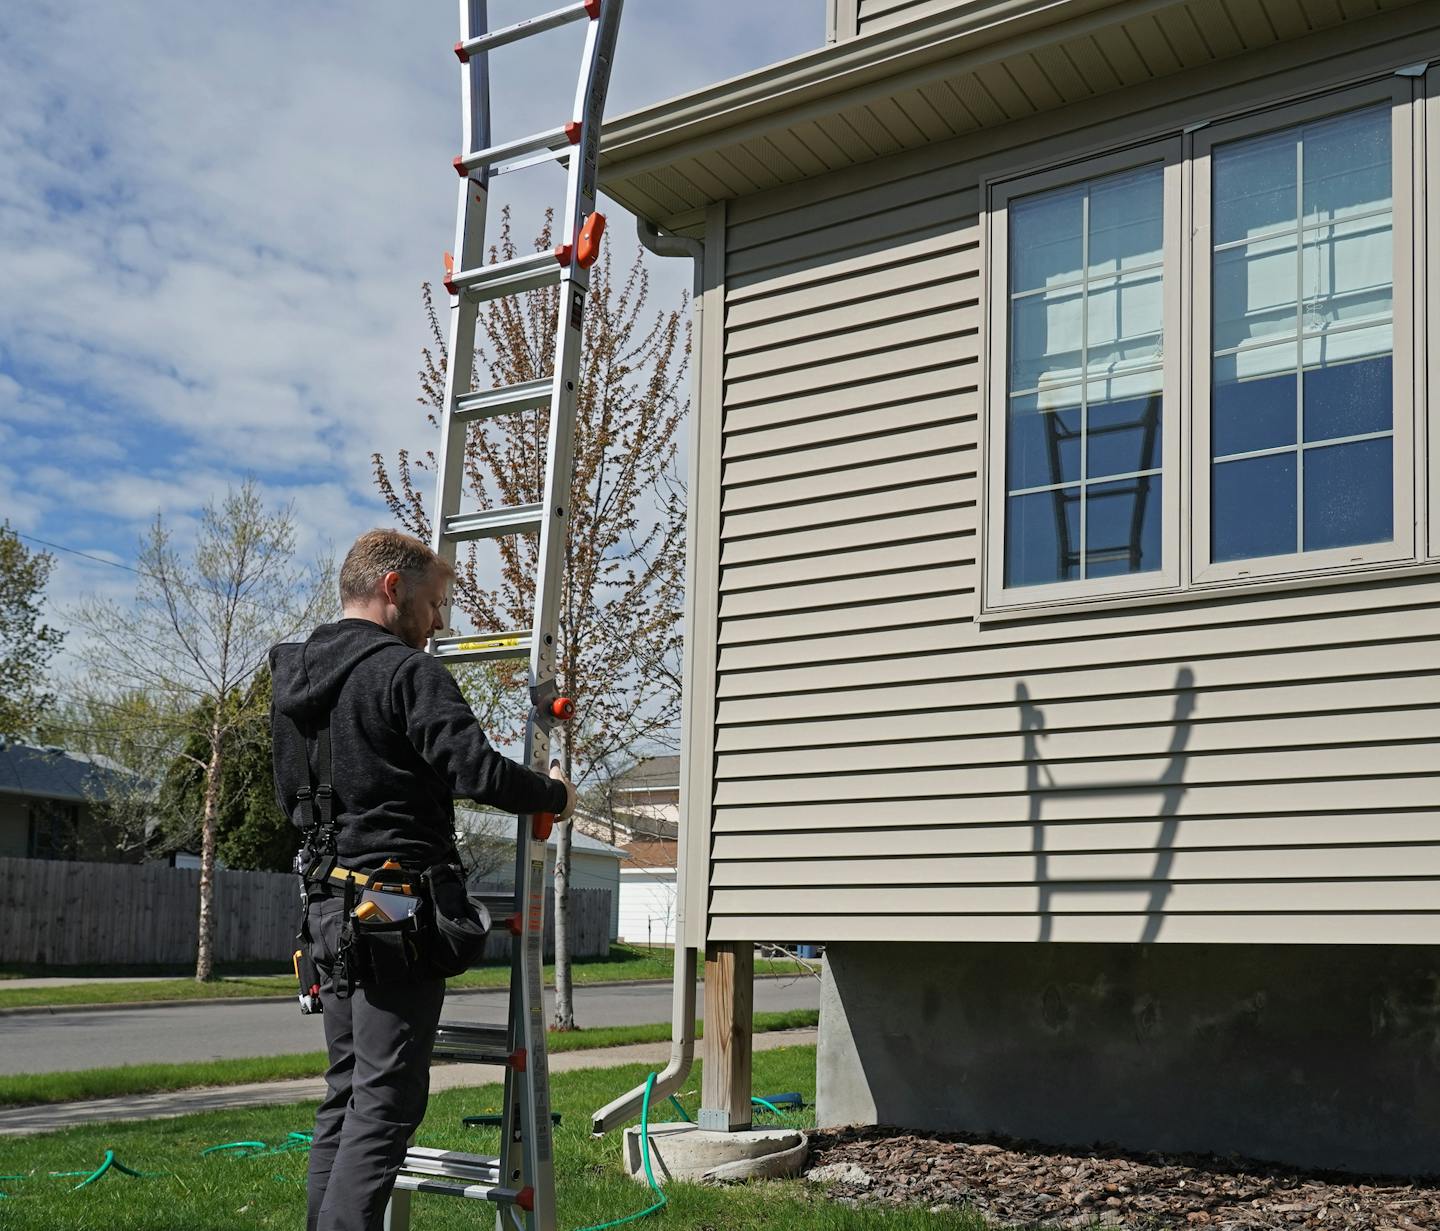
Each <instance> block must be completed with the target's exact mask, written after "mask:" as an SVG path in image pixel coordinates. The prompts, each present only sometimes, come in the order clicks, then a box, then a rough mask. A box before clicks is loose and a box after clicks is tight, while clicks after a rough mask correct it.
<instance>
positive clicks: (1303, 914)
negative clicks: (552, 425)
mask: <svg viewBox="0 0 1440 1231" xmlns="http://www.w3.org/2000/svg"><path fill="white" fill-rule="evenodd" d="M911 7H914V8H916V9H917V10H918V8H919V7H920V6H911ZM882 8H883V10H884V12H885V13H888V14H890V15H892V16H894V17H895V18H897V19H898V18H899V17H901V16H903V15H904V12H905V10H906V6H905V5H904V4H903V3H895V2H893V0H891V2H890V3H887V4H885V5H883V6H877V5H874V4H871V5H870V11H871V13H872V14H880V13H881V10H882ZM861 19H862V22H863V21H864V20H865V19H866V8H865V7H864V6H862V9H861ZM917 165H918V164H916V163H915V162H914V161H911V162H908V163H906V162H903V161H902V160H898V159H897V160H894V162H893V164H889V163H878V164H874V165H873V166H872V168H871V169H870V173H869V174H868V175H867V176H866V177H864V178H857V177H854V176H853V175H851V176H848V177H844V176H841V177H832V178H831V179H830V180H828V181H827V180H820V181H817V182H816V183H815V184H814V185H813V187H812V191H811V192H810V193H809V196H808V199H805V198H800V197H797V196H796V195H795V194H794V193H793V192H791V193H788V194H787V193H785V192H783V191H782V192H781V193H779V194H775V195H774V197H773V198H771V197H766V196H755V197H750V198H747V199H745V200H743V201H740V202H737V203H736V204H735V207H734V208H733V209H732V210H731V212H730V219H731V221H730V225H729V227H728V231H727V240H728V242H727V249H726V311H725V352H724V365H723V370H724V417H723V434H722V435H723V439H722V449H721V457H720V459H719V467H720V491H719V513H720V519H721V529H720V543H719V596H718V599H719V607H718V613H719V619H718V629H717V636H718V645H717V647H716V652H717V667H718V669H717V674H716V678H715V685H714V686H715V707H716V726H715V731H714V747H713V750H712V751H713V763H714V768H715V783H714V795H713V799H712V804H713V807H712V812H711V817H710V822H711V834H710V843H711V846H710V865H709V886H708V890H709V917H708V932H709V936H710V937H711V938H712V939H716V940H731V939H733V940H744V939H756V940H760V939H777V940H784V939H792V940H793V939H815V940H847V939H849V940H872V939H873V940H886V939H892V940H982V939H984V940H1016V941H1024V940H1037V939H1048V940H1076V941H1134V940H1142V939H1144V940H1161V941H1174V942H1204V941H1213V942H1247V941H1248V942H1264V941H1275V942H1284V941H1291V942H1307V941H1308V942H1339V943H1343V942H1353V943H1362V942H1365V943H1379V942H1387V941H1389V942H1397V943H1421V942H1423V943H1434V942H1436V941H1440V807H1437V805H1440V706H1437V705H1436V702H1437V701H1440V584H1437V582H1436V581H1435V580H1433V579H1430V578H1426V577H1418V578H1408V579H1397V578H1388V579H1387V578H1384V577H1375V578H1370V579H1365V578H1355V579H1350V580H1348V581H1347V582H1346V584H1340V585H1335V584H1332V585H1320V586H1312V587H1307V588H1303V589H1296V590H1290V591H1279V592H1270V593H1265V594H1258V593H1254V592H1251V593H1249V594H1247V593H1246V592H1245V591H1244V590H1243V589H1240V590H1235V591H1230V592H1227V593H1224V594H1217V595H1216V596H1215V597H1214V598H1213V599H1211V600H1208V601H1204V602H1186V603H1181V604H1173V605H1171V606H1168V607H1166V606H1163V605H1156V606H1150V607H1142V608H1131V609H1128V610H1109V611H1096V612H1094V613H1092V614H1088V615H1087V614H1083V613H1082V614H1078V615H1076V614H1071V615H1065V616H1056V617H1053V618H1048V619H1039V620H1037V619H1030V620H1019V621H1006V622H1002V623H984V624H981V623H978V622H977V621H976V619H975V617H976V614H977V611H978V606H979V600H978V586H979V572H978V568H979V558H978V552H979V507H980V500H981V473H980V443H981V442H980V432H981V424H980V410H981V392H980V391H981V387H982V375H981V370H980V330H981V325H982V321H981V313H980V303H981V290H980V286H981V277H980V274H981V243H980V238H981V237H980V231H979V222H978V210H979V204H980V201H979V195H978V191H977V189H976V187H975V175H974V173H973V171H971V170H970V169H968V168H964V167H955V166H946V167H941V168H937V167H935V166H934V164H933V162H932V163H931V164H930V165H929V166H928V167H922V168H921V169H919V170H917V169H916V167H917ZM887 167H893V168H902V169H899V170H896V169H892V170H890V171H888V172H887V170H886V168H887ZM827 185H828V187H827ZM767 201H768V202H772V203H771V204H767Z"/></svg>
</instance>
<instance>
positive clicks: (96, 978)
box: [0, 970, 285, 992]
mask: <svg viewBox="0 0 1440 1231" xmlns="http://www.w3.org/2000/svg"><path fill="white" fill-rule="evenodd" d="M275 973H276V974H277V975H280V974H284V973H285V972H284V971H283V970H277V971H276V972H275ZM185 977H186V976H185V975H88V976H80V975H39V976H36V977H35V978H33V979H30V978H27V979H0V992H6V991H20V990H22V989H24V988H35V987H78V986H79V985H80V984H82V983H93V984H95V985H96V986H98V987H104V986H105V985H106V984H107V983H173V982H174V981H175V980H176V979H183V978H185ZM267 977H269V976H265V975H222V976H221V982H224V981H225V980H227V979H231V980H233V979H255V978H267Z"/></svg>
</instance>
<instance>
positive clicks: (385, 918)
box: [294, 718, 490, 1012]
mask: <svg viewBox="0 0 1440 1231" xmlns="http://www.w3.org/2000/svg"><path fill="white" fill-rule="evenodd" d="M306 744H307V752H308V751H309V749H310V746H311V739H310V737H309V736H308V735H307V737H306ZM313 746H314V750H315V753H316V755H315V757H314V759H313V762H312V763H311V767H310V772H311V783H310V785H309V786H304V787H301V788H300V789H299V790H297V791H296V793H295V808H296V812H295V816H294V819H295V821H296V823H297V824H298V825H299V826H300V829H301V831H302V833H303V834H304V843H303V845H302V847H301V850H300V853H299V854H298V855H297V856H296V861H295V870H296V871H297V872H298V873H299V874H300V886H301V887H300V907H301V915H300V931H299V935H298V937H297V939H299V940H300V941H301V942H302V944H305V945H308V944H309V943H310V941H311V940H312V937H311V935H310V918H309V916H310V902H311V900H312V899H314V898H334V897H340V898H341V899H342V900H343V902H344V915H345V918H344V922H343V923H342V924H341V928H340V938H339V941H338V944H337V947H336V954H335V962H334V965H333V968H332V970H331V979H332V982H333V985H334V988H335V994H336V995H337V996H340V997H346V996H350V995H352V994H353V993H354V990H355V988H356V987H357V986H359V987H366V986H381V985H389V984H405V983H414V982H416V981H417V980H420V979H435V978H448V977H450V976H451V975H458V974H460V973H462V972H463V971H466V970H469V969H470V967H471V966H474V965H475V964H476V963H477V962H479V961H480V959H481V957H482V956H483V955H484V951H485V937H486V935H487V934H488V932H489V930H490V914H489V912H488V911H487V910H486V908H485V906H484V904H483V903H482V902H481V901H480V900H479V898H476V897H472V896H471V895H470V894H469V893H468V892H467V890H466V887H465V878H464V874H463V872H462V871H461V869H460V868H458V867H457V866H456V865H454V864H451V863H437V864H433V865H431V866H430V867H428V868H425V869H423V870H420V871H416V870H415V869H410V868H405V867H402V866H401V865H400V864H398V863H396V862H395V861H393V860H387V861H386V862H385V863H384V864H382V865H381V866H380V867H379V868H378V869H375V870H374V871H369V872H366V871H360V870H357V869H354V868H347V867H344V866H342V865H341V864H340V862H339V859H338V858H337V856H336V824H335V817H334V788H333V786H332V785H331V765H332V762H331V755H330V724H329V719H328V718H327V719H326V720H325V723H324V725H323V726H321V727H319V728H318V729H317V730H316V731H315V733H314V741H313ZM307 760H310V758H309V757H307ZM317 768H318V771H319V772H318V773H317V772H316V771H317ZM296 973H297V975H300V967H299V963H298V962H297V969H296ZM308 977H309V976H308V975H301V980H300V981H301V988H300V991H301V1009H302V1012H313V1011H314V1009H312V1008H307V1007H306V1005H307V1001H306V993H307V990H309V989H307V987H306V981H307V979H308ZM314 1003H315V1004H316V1005H318V995H317V996H316V997H314Z"/></svg>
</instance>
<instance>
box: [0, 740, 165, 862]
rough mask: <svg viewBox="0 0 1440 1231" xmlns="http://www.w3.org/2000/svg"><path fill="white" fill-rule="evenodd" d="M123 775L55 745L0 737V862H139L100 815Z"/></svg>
mask: <svg viewBox="0 0 1440 1231" xmlns="http://www.w3.org/2000/svg"><path fill="white" fill-rule="evenodd" d="M122 776H123V774H122V771H120V770H118V769H116V768H115V767H114V766H112V765H108V764H106V763H104V762H103V761H101V760H98V759H96V758H92V757H88V756H85V755H83V754H81V753H77V752H67V751H66V750H65V749H63V748H59V747H55V746H53V745H39V744H29V743H25V742H23V741H20V740H16V739H11V738H9V737H0V858H5V857H9V858H19V859H87V860H93V861H96V862H105V863H138V862H139V861H140V858H141V856H142V854H143V852H142V851H140V850H135V851H133V852H125V851H122V850H121V849H120V846H121V844H120V843H118V842H117V841H116V840H115V835H114V834H113V833H112V832H111V828H110V826H109V825H107V823H106V822H105V819H104V817H103V816H102V815H100V814H98V813H97V811H96V807H97V805H98V804H101V803H103V802H104V799H105V795H106V792H107V791H108V790H111V789H112V788H113V786H114V784H115V783H116V782H117V781H118V780H119V779H120V778H121V777H122Z"/></svg>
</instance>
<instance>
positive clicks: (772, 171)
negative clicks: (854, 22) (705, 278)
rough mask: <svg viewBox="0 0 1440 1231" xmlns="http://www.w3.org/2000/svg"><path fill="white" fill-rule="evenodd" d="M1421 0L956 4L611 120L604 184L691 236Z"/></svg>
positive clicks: (994, 0) (991, 0)
mask: <svg viewBox="0 0 1440 1231" xmlns="http://www.w3.org/2000/svg"><path fill="white" fill-rule="evenodd" d="M1424 3H1425V0H983V2H980V0H968V2H967V0H962V2H961V3H957V4H956V5H955V6H954V7H953V8H952V9H950V10H947V11H946V13H945V15H944V16H943V17H933V16H932V17H928V18H923V19H920V20H917V21H915V22H911V23H908V24H906V25H903V26H898V27H895V28H894V29H890V30H886V31H883V32H882V33H879V34H874V35H868V36H865V37H861V38H855V39H848V40H846V41H844V42H842V43H838V44H835V45H833V46H830V47H826V48H823V49H821V50H819V51H816V52H811V53H808V54H806V55H803V56H798V57H796V58H795V59H792V60H787V61H784V62H782V63H780V64H776V65H771V66H770V67H768V68H765V69H761V70H759V71H758V72H754V73H750V74H747V75H745V76H743V77H738V78H735V79H734V80H732V81H727V82H722V83H720V84H718V85H715V86H711V87H708V88H707V89H704V90H700V91H697V92H695V93H692V94H688V95H683V96H681V97H680V98H676V99H672V100H670V101H668V102H665V103H660V104H658V105H656V106H654V107H650V108H646V109H645V110H643V111H637V112H632V113H631V114H629V115H625V116H621V117H619V118H618V119H616V120H614V121H612V122H611V123H610V124H607V125H606V129H605V139H604V146H603V149H604V153H603V154H602V158H601V184H602V187H603V189H604V191H605V192H606V193H608V194H609V195H610V196H611V197H613V198H615V199H616V200H618V201H619V202H620V203H621V204H623V205H624V206H626V208H628V209H630V210H632V211H633V212H635V213H636V214H639V215H641V216H642V217H645V218H648V219H650V220H651V221H654V222H657V223H659V224H660V225H662V226H666V227H668V228H671V229H675V230H680V231H692V232H693V231H694V230H695V229H696V228H697V226H698V224H699V222H700V221H701V218H702V214H703V210H704V208H705V206H707V205H709V204H711V203H713V202H715V201H722V200H729V199H732V198H735V197H741V196H746V195H748V194H751V193H755V192H763V191H765V190H767V189H771V188H776V187H779V186H781V185H783V184H789V183H795V182H797V181H800V180H805V179H809V178H811V177H813V176H817V175H823V174H826V173H827V172H830V171H838V170H841V169H843V168H845V167H852V166H856V165H859V164H861V163H864V162H868V161H870V160H872V159H875V158H883V157H886V156H888V155H891V154H897V153H900V152H902V151H904V150H908V149H916V148H920V147H922V146H926V145H931V144H933V143H935V142H937V141H945V140H950V139H953V138H957V137H963V136H965V135H966V134H967V133H973V132H976V131H977V130H980V129H986V128H994V127H997V126H999V125H1001V124H1006V123H1010V122H1012V121H1015V120H1020V119H1024V118H1026V117H1029V116H1034V115H1038V114H1041V113H1043V112H1046V111H1054V110H1057V109H1059V108H1062V107H1066V106H1071V105H1074V104H1077V103H1082V102H1085V101H1086V100H1088V99H1092V98H1096V97H1098V96H1100V95H1104V94H1107V93H1111V92H1114V91H1117V90H1121V89H1124V88H1126V87H1128V86H1134V85H1140V84H1142V83H1144V82H1149V81H1156V80H1159V79H1161V78H1164V77H1168V76H1172V75H1174V74H1177V73H1181V72H1185V71H1188V70H1193V69H1197V68H1201V67H1203V66H1204V65H1207V64H1214V63H1218V62H1220V61H1222V60H1226V59H1229V58H1231V57H1234V56H1239V55H1243V54H1245V53H1247V52H1255V51H1260V50H1263V49H1264V48H1266V47H1273V46H1276V45H1278V44H1281V43H1286V42H1291V41H1293V40H1295V39H1298V38H1303V37H1304V36H1305V35H1307V34H1312V33H1315V32H1318V31H1321V30H1325V29H1330V28H1333V27H1335V26H1339V25H1342V24H1345V23H1347V22H1358V21H1363V20H1365V19H1366V18H1372V17H1375V16H1376V15H1378V14H1381V13H1385V12H1388V11H1390V10H1395V9H1402V8H1409V7H1414V6H1416V5H1419V4H1424Z"/></svg>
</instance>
